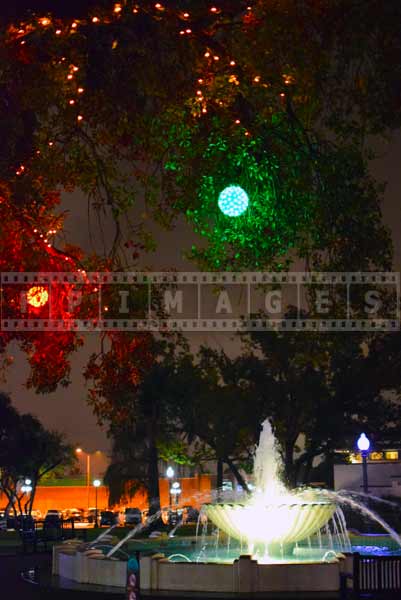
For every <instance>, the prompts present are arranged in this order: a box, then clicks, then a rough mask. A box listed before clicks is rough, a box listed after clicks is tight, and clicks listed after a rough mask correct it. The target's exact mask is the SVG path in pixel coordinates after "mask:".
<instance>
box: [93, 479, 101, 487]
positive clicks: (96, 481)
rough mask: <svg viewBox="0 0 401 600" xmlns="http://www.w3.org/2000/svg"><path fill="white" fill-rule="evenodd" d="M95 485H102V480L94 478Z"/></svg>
mask: <svg viewBox="0 0 401 600" xmlns="http://www.w3.org/2000/svg"><path fill="white" fill-rule="evenodd" d="M93 485H94V486H95V487H99V486H100V485H102V482H101V481H100V479H94V480H93Z"/></svg>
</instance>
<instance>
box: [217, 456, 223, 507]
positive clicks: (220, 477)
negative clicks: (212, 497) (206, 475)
mask: <svg viewBox="0 0 401 600" xmlns="http://www.w3.org/2000/svg"><path fill="white" fill-rule="evenodd" d="M216 487H217V500H218V501H220V499H221V491H222V487H223V461H222V460H221V458H218V459H217V481H216Z"/></svg>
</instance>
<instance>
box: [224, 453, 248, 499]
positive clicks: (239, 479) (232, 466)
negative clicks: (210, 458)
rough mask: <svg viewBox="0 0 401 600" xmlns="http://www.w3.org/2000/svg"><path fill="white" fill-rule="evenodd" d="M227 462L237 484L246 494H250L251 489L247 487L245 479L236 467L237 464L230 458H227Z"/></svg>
mask: <svg viewBox="0 0 401 600" xmlns="http://www.w3.org/2000/svg"><path fill="white" fill-rule="evenodd" d="M225 461H226V463H227V464H228V466H229V467H230V471H231V472H232V474H233V475H234V477H235V479H236V480H237V482H238V483H239V485H240V486H241V487H242V489H243V490H244V491H245V492H248V493H249V488H248V486H247V483H246V481H245V479H244V478H243V477H242V475H241V473H240V472H239V470H238V469H237V467H236V466H235V464H234V463H233V461H232V460H231V459H229V458H228V457H226V458H225Z"/></svg>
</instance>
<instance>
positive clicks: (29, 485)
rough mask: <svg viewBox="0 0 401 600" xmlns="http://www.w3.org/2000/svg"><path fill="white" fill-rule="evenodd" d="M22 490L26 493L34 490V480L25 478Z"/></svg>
mask: <svg viewBox="0 0 401 600" xmlns="http://www.w3.org/2000/svg"><path fill="white" fill-rule="evenodd" d="M21 492H23V493H24V494H29V493H30V492H32V481H31V479H28V478H27V479H25V481H24V483H23V484H22V485H21Z"/></svg>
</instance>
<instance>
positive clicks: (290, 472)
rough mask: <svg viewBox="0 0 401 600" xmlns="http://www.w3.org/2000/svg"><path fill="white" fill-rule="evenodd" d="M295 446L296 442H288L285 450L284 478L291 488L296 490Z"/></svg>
mask: <svg viewBox="0 0 401 600" xmlns="http://www.w3.org/2000/svg"><path fill="white" fill-rule="evenodd" d="M294 446H295V442H294V443H293V442H292V441H287V442H286V443H285V448H284V477H285V480H286V482H287V485H288V486H289V487H290V488H294V487H295V486H296V484H297V481H296V473H295V469H294Z"/></svg>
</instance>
